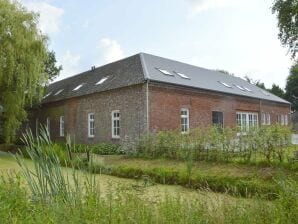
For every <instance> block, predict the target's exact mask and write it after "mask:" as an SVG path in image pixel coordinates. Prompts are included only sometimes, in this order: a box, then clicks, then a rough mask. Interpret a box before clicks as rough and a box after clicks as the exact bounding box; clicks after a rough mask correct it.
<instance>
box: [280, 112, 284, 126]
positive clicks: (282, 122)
mask: <svg viewBox="0 0 298 224" xmlns="http://www.w3.org/2000/svg"><path fill="white" fill-rule="evenodd" d="M280 124H281V125H285V116H284V115H283V114H281V115H280Z"/></svg>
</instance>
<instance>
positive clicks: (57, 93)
mask: <svg viewBox="0 0 298 224" xmlns="http://www.w3.org/2000/svg"><path fill="white" fill-rule="evenodd" d="M62 91H63V89H60V90H59V91H57V92H56V93H55V94H54V96H57V95H59V94H60V93H62Z"/></svg>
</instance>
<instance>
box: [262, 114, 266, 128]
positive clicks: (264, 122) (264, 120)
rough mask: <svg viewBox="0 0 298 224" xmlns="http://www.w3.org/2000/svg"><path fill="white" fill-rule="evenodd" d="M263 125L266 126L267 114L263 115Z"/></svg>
mask: <svg viewBox="0 0 298 224" xmlns="http://www.w3.org/2000/svg"><path fill="white" fill-rule="evenodd" d="M261 119H262V125H266V114H265V113H262V117H261Z"/></svg>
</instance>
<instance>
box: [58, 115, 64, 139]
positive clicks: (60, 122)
mask: <svg viewBox="0 0 298 224" xmlns="http://www.w3.org/2000/svg"><path fill="white" fill-rule="evenodd" d="M59 134H60V137H64V116H60V118H59Z"/></svg>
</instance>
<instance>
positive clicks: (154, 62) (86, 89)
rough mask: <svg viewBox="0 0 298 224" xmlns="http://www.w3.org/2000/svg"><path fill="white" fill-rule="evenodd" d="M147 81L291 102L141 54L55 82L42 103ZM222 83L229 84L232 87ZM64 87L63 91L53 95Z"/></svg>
mask: <svg viewBox="0 0 298 224" xmlns="http://www.w3.org/2000/svg"><path fill="white" fill-rule="evenodd" d="M158 69H164V70H167V71H168V72H169V73H171V76H170V75H165V74H163V73H162V72H160V71H159V70H158ZM177 72H178V73H182V74H185V75H186V76H188V77H189V79H185V78H182V77H180V76H179V75H178V74H177ZM103 77H108V79H107V80H106V81H105V82H103V83H102V84H99V85H95V84H96V83H97V82H98V81H99V80H101V79H102V78H103ZM146 80H149V81H155V82H162V83H169V84H173V85H179V86H186V87H192V88H199V89H204V90H209V91H216V92H222V93H227V94H233V95H239V96H247V97H251V98H256V99H264V100H269V101H274V102H279V103H286V104H290V103H289V102H287V101H286V100H284V99H281V98H279V97H277V96H275V95H273V94H271V93H268V92H264V91H263V90H262V89H260V88H259V87H257V86H255V85H253V84H250V83H249V82H247V81H245V80H243V79H241V78H238V77H234V76H231V75H228V74H224V73H221V72H218V71H214V70H208V69H204V68H200V67H197V66H193V65H189V64H186V63H182V62H178V61H174V60H170V59H166V58H162V57H158V56H154V55H150V54H146V53H139V54H136V55H133V56H131V57H128V58H125V59H122V60H120V61H116V62H113V63H110V64H107V65H104V66H101V67H98V68H96V69H95V70H90V71H87V72H83V73H81V74H78V75H75V76H72V77H70V78H67V79H64V80H61V81H58V82H55V83H53V84H51V85H49V87H48V89H47V93H51V94H50V95H49V96H47V97H46V98H45V99H44V100H43V102H44V103H46V102H53V101H58V100H62V99H67V98H71V97H76V96H82V95H86V94H91V93H95V92H102V91H106V90H110V89H116V88H121V87H125V86H131V85H135V84H140V83H144V82H146ZM220 82H223V83H227V84H228V85H229V86H231V88H229V87H226V86H225V85H223V84H222V83H220ZM80 84H84V85H83V86H82V87H81V88H80V89H79V90H77V91H73V89H74V88H75V87H76V86H78V85H80ZM237 86H238V87H237ZM245 88H246V89H245ZM62 89H63V91H62V92H61V93H60V94H58V95H56V96H55V95H54V94H55V93H56V92H58V91H59V90H62ZM248 90H251V91H248Z"/></svg>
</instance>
